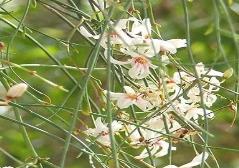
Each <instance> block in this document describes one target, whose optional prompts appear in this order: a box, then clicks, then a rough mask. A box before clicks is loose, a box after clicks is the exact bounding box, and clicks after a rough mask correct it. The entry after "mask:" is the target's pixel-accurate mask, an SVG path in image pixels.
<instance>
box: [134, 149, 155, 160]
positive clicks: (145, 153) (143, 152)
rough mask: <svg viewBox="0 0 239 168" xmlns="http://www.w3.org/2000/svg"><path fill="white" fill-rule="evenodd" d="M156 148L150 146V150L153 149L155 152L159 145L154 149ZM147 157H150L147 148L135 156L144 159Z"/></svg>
mask: <svg viewBox="0 0 239 168" xmlns="http://www.w3.org/2000/svg"><path fill="white" fill-rule="evenodd" d="M154 148H155V147H153V148H152V147H150V148H149V150H150V151H153V152H155V151H157V150H158V147H156V148H155V149H154ZM151 154H152V155H153V153H152V152H151ZM147 157H149V153H148V151H147V149H144V150H143V151H142V152H141V153H140V155H138V156H135V159H139V160H141V159H144V158H147Z"/></svg>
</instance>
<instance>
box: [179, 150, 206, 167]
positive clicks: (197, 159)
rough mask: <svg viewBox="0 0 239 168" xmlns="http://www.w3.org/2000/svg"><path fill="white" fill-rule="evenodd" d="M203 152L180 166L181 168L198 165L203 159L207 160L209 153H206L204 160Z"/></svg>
mask: <svg viewBox="0 0 239 168" xmlns="http://www.w3.org/2000/svg"><path fill="white" fill-rule="evenodd" d="M202 157H203V154H202V153H201V154H200V155H197V156H196V157H195V158H194V159H193V160H192V161H191V162H189V163H187V164H185V165H182V166H180V167H179V168H191V167H194V166H198V165H200V164H201V163H202V161H205V160H206V159H207V158H208V153H207V152H206V153H205V156H204V160H202Z"/></svg>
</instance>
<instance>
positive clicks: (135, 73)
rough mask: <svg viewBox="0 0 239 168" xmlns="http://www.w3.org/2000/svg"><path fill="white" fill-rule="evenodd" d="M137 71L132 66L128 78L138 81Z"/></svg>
mask: <svg viewBox="0 0 239 168" xmlns="http://www.w3.org/2000/svg"><path fill="white" fill-rule="evenodd" d="M137 70H138V69H137V67H136V66H134V67H132V68H130V69H129V71H128V74H129V76H130V77H131V78H132V79H139V78H138V74H139V72H138V71H137Z"/></svg>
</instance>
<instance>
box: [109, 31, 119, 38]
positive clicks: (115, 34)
mask: <svg viewBox="0 0 239 168" xmlns="http://www.w3.org/2000/svg"><path fill="white" fill-rule="evenodd" d="M109 36H110V37H111V38H116V37H118V33H116V32H110V33H109Z"/></svg>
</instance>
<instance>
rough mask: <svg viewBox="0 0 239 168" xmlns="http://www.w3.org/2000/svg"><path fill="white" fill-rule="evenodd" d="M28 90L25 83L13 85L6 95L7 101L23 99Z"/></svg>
mask: <svg viewBox="0 0 239 168" xmlns="http://www.w3.org/2000/svg"><path fill="white" fill-rule="evenodd" d="M26 90H27V85H26V84H25V83H19V84H16V85H13V86H12V87H10V88H9V90H8V91H7V94H6V99H7V100H11V99H15V98H18V97H21V96H22V95H23V94H24V93H25V92H26Z"/></svg>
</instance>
